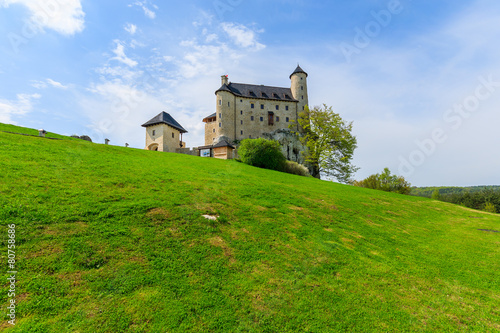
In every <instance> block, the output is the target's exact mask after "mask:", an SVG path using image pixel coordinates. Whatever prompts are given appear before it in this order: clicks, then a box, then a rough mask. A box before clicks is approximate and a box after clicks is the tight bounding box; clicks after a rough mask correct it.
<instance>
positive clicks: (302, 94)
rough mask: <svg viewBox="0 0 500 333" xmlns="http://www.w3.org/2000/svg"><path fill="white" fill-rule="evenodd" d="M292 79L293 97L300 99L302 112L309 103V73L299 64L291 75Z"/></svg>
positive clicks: (299, 107) (299, 109)
mask: <svg viewBox="0 0 500 333" xmlns="http://www.w3.org/2000/svg"><path fill="white" fill-rule="evenodd" d="M290 80H291V81H292V86H291V89H292V94H293V98H295V99H296V100H298V101H299V104H298V110H297V111H298V112H302V111H304V109H305V106H306V105H309V98H308V95H307V73H306V72H305V71H304V70H303V69H302V68H300V66H299V65H297V68H296V69H295V71H294V72H293V73H292V74H291V75H290Z"/></svg>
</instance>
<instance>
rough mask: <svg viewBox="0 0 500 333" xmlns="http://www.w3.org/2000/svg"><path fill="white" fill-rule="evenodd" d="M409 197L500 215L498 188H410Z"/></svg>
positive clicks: (499, 189) (499, 187) (499, 188)
mask: <svg viewBox="0 0 500 333" xmlns="http://www.w3.org/2000/svg"><path fill="white" fill-rule="evenodd" d="M410 195H415V196H420V197H427V198H432V199H436V200H441V201H445V202H450V203H454V204H457V205H462V206H465V207H469V208H473V209H478V210H486V211H489V212H496V213H500V186H471V187H412V189H411V193H410ZM493 207H494V209H493Z"/></svg>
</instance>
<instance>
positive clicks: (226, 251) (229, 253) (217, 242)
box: [208, 236, 236, 263]
mask: <svg viewBox="0 0 500 333" xmlns="http://www.w3.org/2000/svg"><path fill="white" fill-rule="evenodd" d="M208 242H209V243H210V245H212V246H215V247H220V248H221V249H222V253H223V255H224V257H227V258H229V262H231V263H234V262H236V260H235V259H234V256H233V250H232V249H231V248H230V247H229V245H227V243H226V242H225V241H224V240H223V239H222V238H221V237H220V236H216V237H213V238H210V239H209V240H208Z"/></svg>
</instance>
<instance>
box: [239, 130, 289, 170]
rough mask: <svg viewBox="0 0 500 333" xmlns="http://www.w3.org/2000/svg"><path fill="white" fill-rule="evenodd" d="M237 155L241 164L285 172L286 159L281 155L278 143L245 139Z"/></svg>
mask: <svg viewBox="0 0 500 333" xmlns="http://www.w3.org/2000/svg"><path fill="white" fill-rule="evenodd" d="M238 154H239V155H240V159H241V161H242V162H243V163H246V164H249V165H253V166H256V167H259V168H264V169H271V170H277V171H285V166H286V158H285V156H283V154H282V153H281V147H280V144H279V142H278V141H274V140H266V139H262V138H260V139H245V140H243V141H241V145H240V147H239V149H238Z"/></svg>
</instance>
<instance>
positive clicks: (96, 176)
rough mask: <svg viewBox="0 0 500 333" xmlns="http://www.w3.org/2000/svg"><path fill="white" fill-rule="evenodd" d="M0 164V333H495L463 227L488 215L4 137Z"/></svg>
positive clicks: (496, 266)
mask: <svg viewBox="0 0 500 333" xmlns="http://www.w3.org/2000/svg"><path fill="white" fill-rule="evenodd" d="M2 130H3V131H18V132H23V131H30V130H28V129H23V128H14V127H13V126H7V125H1V124H0V131H2ZM35 134H36V131H35ZM0 171H1V172H0V207H1V208H0V224H1V225H2V227H1V233H0V235H1V234H3V235H2V236H1V237H0V239H1V243H0V253H1V255H2V257H1V262H2V263H4V264H3V265H4V267H5V269H2V270H1V272H2V274H1V275H0V276H1V278H2V279H3V281H7V280H6V277H7V274H6V273H5V272H6V271H7V270H8V269H7V264H6V261H7V258H6V253H7V250H6V249H7V224H11V223H15V224H16V225H17V227H16V231H17V238H16V240H17V248H16V250H17V256H18V262H17V270H18V271H19V273H18V276H17V278H18V282H17V288H18V290H17V295H16V301H17V305H18V306H17V315H18V321H17V325H16V326H15V327H11V326H10V325H8V324H7V319H4V320H3V321H2V322H1V323H0V330H2V331H6V332H366V331H374V332H381V331H383V332H460V331H464V332H465V331H467V332H470V331H474V332H495V331H498V330H500V324H499V322H500V321H499V319H498V318H500V307H499V304H500V278H499V273H498V272H499V271H500V251H498V249H499V246H500V233H493V232H484V231H479V230H478V229H491V230H500V216H499V215H494V214H488V213H482V212H478V211H473V210H469V209H465V208H463V207H458V206H454V205H450V204H446V203H443V202H438V201H432V200H429V199H425V198H419V197H411V196H401V195H397V194H391V193H385V192H378V191H373V190H367V189H363V188H356V187H351V186H345V185H339V184H334V183H330V182H325V181H320V180H317V179H313V178H306V177H300V176H294V175H289V174H285V173H279V172H275V171H269V170H263V169H258V168H253V167H250V166H247V165H245V164H242V163H238V162H236V161H222V160H214V159H203V158H197V157H192V156H186V155H178V154H169V153H159V152H150V151H143V150H136V149H130V148H128V149H127V148H122V147H114V146H106V145H98V144H92V143H89V142H86V141H83V140H74V139H71V138H65V139H63V140H48V139H43V138H36V137H29V136H21V135H15V134H9V133H4V132H0ZM203 214H210V215H219V216H220V218H219V220H218V221H216V222H213V221H210V220H207V219H204V218H203V217H202V215H203ZM7 289H8V288H7V283H6V282H5V283H3V284H1V289H0V300H1V304H2V309H3V312H4V313H6V306H7V301H8V298H7Z"/></svg>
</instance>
